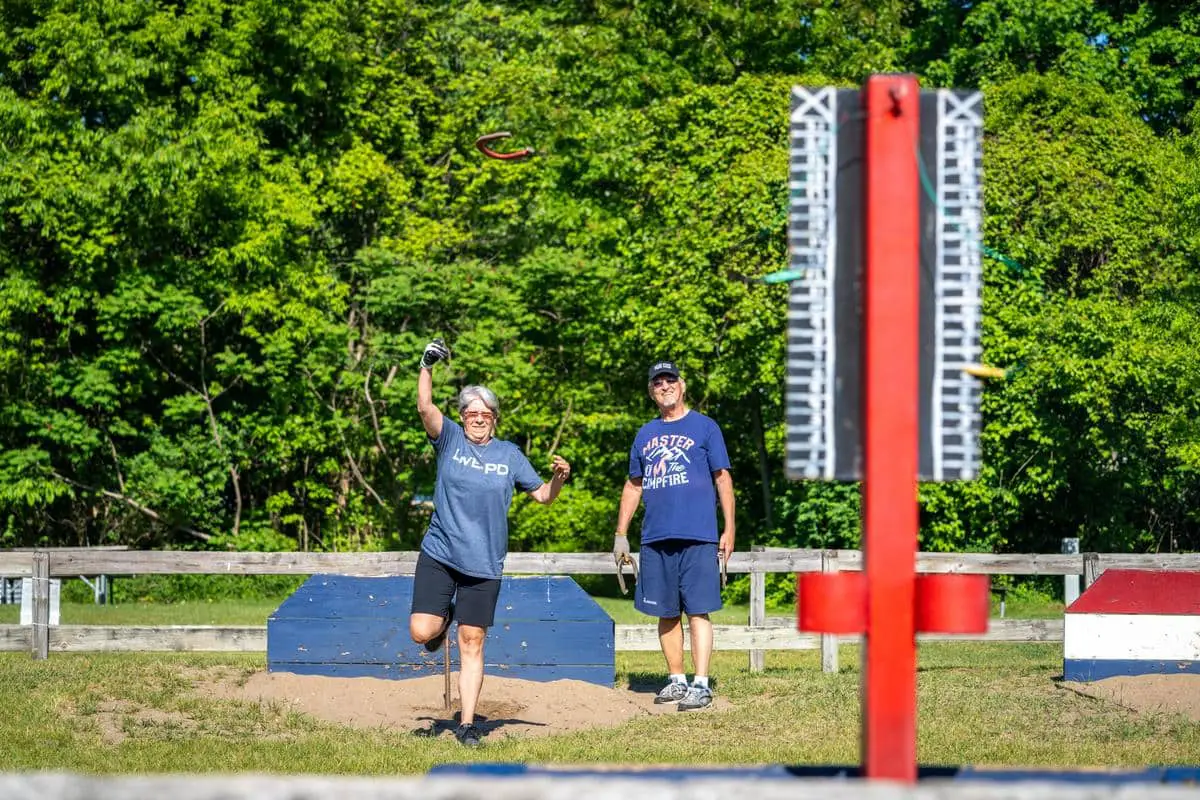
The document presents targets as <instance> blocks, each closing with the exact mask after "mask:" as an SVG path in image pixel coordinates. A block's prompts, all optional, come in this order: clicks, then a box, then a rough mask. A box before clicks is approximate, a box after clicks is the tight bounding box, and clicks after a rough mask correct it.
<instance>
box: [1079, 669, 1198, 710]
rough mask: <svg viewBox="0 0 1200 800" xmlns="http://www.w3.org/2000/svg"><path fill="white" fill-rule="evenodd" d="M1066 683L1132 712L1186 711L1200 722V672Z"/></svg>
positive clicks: (1130, 676)
mask: <svg viewBox="0 0 1200 800" xmlns="http://www.w3.org/2000/svg"><path fill="white" fill-rule="evenodd" d="M1062 686H1064V687H1065V688H1068V689H1070V690H1071V691H1074V692H1078V693H1079V694H1082V695H1086V696H1087V697H1096V698H1099V699H1101V700H1107V701H1109V702H1111V703H1116V704H1117V705H1119V706H1122V707H1124V708H1128V709H1130V710H1132V711H1139V712H1145V713H1158V714H1183V715H1184V716H1186V717H1188V718H1189V719H1191V720H1194V721H1196V722H1200V675H1187V674H1175V675H1122V676H1118V677H1115V678H1105V679H1104V680H1102V681H1095V682H1093V683H1076V682H1071V681H1064V682H1063V683H1062Z"/></svg>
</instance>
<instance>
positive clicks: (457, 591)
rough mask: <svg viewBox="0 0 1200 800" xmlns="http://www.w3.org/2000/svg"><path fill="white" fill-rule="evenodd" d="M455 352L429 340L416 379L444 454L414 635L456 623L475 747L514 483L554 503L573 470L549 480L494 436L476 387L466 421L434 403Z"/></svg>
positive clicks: (461, 406) (418, 583)
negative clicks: (436, 373) (436, 372)
mask: <svg viewBox="0 0 1200 800" xmlns="http://www.w3.org/2000/svg"><path fill="white" fill-rule="evenodd" d="M449 357H450V350H449V349H448V348H447V347H446V345H445V343H444V342H443V341H442V340H441V339H434V340H433V341H432V342H430V343H429V344H428V345H426V347H425V352H424V353H423V354H422V356H421V367H420V373H419V375H418V377H417V413H418V414H420V415H421V424H422V425H424V427H425V433H426V434H428V435H429V441H430V442H431V443H432V444H433V449H434V451H435V452H436V454H437V482H436V484H435V486H434V492H433V505H434V509H433V517H432V518H431V519H430V521H429V529H428V530H427V531H426V532H425V538H424V539H423V540H422V542H421V553H420V555H419V556H418V557H417V568H416V577H415V580H414V582H413V602H412V615H411V616H410V617H409V623H408V627H409V634H410V635H411V636H412V639H413V641H414V642H417V643H418V644H424V645H425V648H426V649H427V650H429V651H430V652H434V651H437V650H438V649H440V648H441V646H442V644H443V643H444V642H445V640H446V632H447V631H448V630H449V628H450V623H451V622H452V621H454V620H457V621H458V652H459V660H460V664H461V667H460V669H459V673H458V694H459V698H460V699H461V702H462V714H461V717H460V719H459V725H458V727H457V728H456V729H455V732H454V735H455V737H456V738H457V739H458V741H459V742H461V743H462V744H464V745H466V746H468V747H476V746H478V745H479V743H480V737H481V733H480V731H479V729H478V728H477V727H476V726H475V706H476V703H477V702H478V700H479V692H480V689H482V687H483V642H484V639H485V638H486V637H487V631H488V628H490V627H491V625H492V622H493V621H494V618H495V614H496V601H497V599H498V598H499V596H500V578H501V575H502V574H503V572H504V558H505V556H506V555H507V554H508V507H509V505H510V504H511V502H512V497H513V489H519V490H521V491H522V492H525V493H527V494H528V495H529V496H530V497H532V498H533V499H534V500H536V501H537V502H539V503H543V504H545V505H549V504H550V503H553V502H554V499H555V498H556V497H558V493H559V491H560V490H561V489H562V486H563V483H565V482H566V480H567V477H568V476H569V475H570V474H571V465H570V464H568V463H567V462H566V460H565V459H563V458H562V457H561V456H558V455H556V456H554V457H553V458H552V459H551V462H550V468H551V471H552V475H551V478H550V482H549V483H546V482H544V481H542V479H541V478H540V477H538V474H537V472H536V470H534V468H533V466H532V465H531V464H530V463H529V459H527V458H526V457H525V454H524V453H522V452H521V450H520V448H518V447H517V446H516V445H514V444H513V443H512V442H506V441H504V440H503V439H497V438H495V433H496V423H497V421H498V420H499V418H500V403H499V401H498V400H497V399H496V395H495V394H493V393H492V391H491V390H490V389H488V388H486V387H484V386H468V387H466V388H464V389H463V390H462V391H461V392H459V395H458V413H459V417H460V418H461V419H462V424H461V425H460V424H459V423H457V422H455V421H454V420H452V419H448V418H447V417H445V416H443V414H442V412H441V411H439V410H438V407H437V406H436V405H434V403H433V365H434V364H436V363H437V362H438V361H441V360H443V359H447V358H449Z"/></svg>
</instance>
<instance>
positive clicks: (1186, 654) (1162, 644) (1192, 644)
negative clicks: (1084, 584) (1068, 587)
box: [1063, 614, 1200, 661]
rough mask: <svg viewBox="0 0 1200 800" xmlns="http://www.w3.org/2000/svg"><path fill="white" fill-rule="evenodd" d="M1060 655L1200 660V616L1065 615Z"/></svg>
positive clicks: (1068, 658) (1071, 656) (1077, 657)
mask: <svg viewBox="0 0 1200 800" xmlns="http://www.w3.org/2000/svg"><path fill="white" fill-rule="evenodd" d="M1064 616H1065V617H1066V622H1065V624H1064V626H1063V658H1064V659H1067V660H1071V659H1130V658H1144V659H1157V660H1167V661H1176V660H1177V661H1196V660H1200V616H1185V615H1182V614H1066V615H1064Z"/></svg>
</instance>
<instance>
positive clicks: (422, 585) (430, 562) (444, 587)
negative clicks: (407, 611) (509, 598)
mask: <svg viewBox="0 0 1200 800" xmlns="http://www.w3.org/2000/svg"><path fill="white" fill-rule="evenodd" d="M455 595H457V598H456V597H455ZM499 599H500V579H499V578H476V577H473V576H471V575H464V574H463V573H461V572H459V571H458V570H456V569H455V568H454V567H450V566H447V565H445V564H443V563H442V562H440V561H438V560H437V559H435V558H433V557H431V556H429V555H427V554H426V553H425V551H424V550H422V551H421V554H420V555H419V556H417V570H416V574H415V576H414V580H413V601H412V613H414V614H433V615H434V616H435V617H444V616H446V615H447V613H448V612H449V611H450V604H451V602H453V603H454V619H456V620H458V622H459V623H460V624H464V625H474V626H475V627H477V628H490V627H492V623H493V622H495V620H496V602H497V601H498V600H499Z"/></svg>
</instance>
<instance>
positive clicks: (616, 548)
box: [613, 535, 629, 567]
mask: <svg viewBox="0 0 1200 800" xmlns="http://www.w3.org/2000/svg"><path fill="white" fill-rule="evenodd" d="M627 558H629V537H628V536H620V535H618V536H614V537H613V561H615V562H617V566H618V567H619V566H621V564H623V563H625V559H627Z"/></svg>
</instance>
